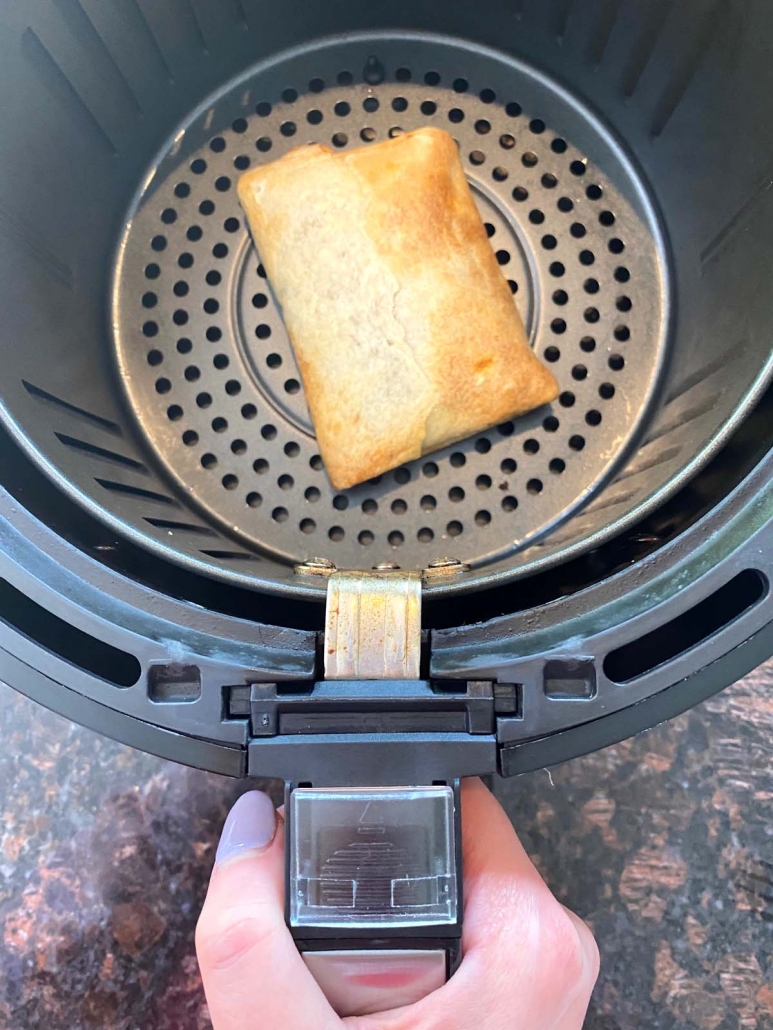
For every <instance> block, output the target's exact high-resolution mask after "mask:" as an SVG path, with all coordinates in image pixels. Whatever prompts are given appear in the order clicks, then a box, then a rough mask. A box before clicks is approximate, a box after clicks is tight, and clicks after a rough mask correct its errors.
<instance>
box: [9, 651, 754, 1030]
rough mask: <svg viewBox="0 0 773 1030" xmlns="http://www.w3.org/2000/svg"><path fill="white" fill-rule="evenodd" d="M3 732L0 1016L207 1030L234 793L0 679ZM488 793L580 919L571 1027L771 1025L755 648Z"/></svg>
mask: <svg viewBox="0 0 773 1030" xmlns="http://www.w3.org/2000/svg"><path fill="white" fill-rule="evenodd" d="M0 725H1V726H2V740H3V748H2V752H1V753H0V794H1V795H2V812H3V827H2V829H0V834H1V836H0V922H1V923H2V943H0V1027H13V1028H14V1030H27V1028H34V1027H45V1028H46V1030H80V1028H91V1027H99V1028H101V1030H135V1028H137V1030H203V1028H206V1027H208V1026H209V1025H210V1024H209V1020H208V1016H207V1011H206V1005H205V1002H204V998H203V994H202V990H201V984H200V981H199V976H198V971H197V966H196V959H195V956H194V950H193V929H194V925H195V922H196V917H197V913H198V910H199V907H200V905H201V902H202V899H203V896H204V891H205V888H206V883H207V877H208V873H209V868H210V865H211V862H212V859H213V856H214V851H215V846H216V841H217V837H218V833H219V830H220V827H221V825H222V822H223V819H224V818H225V815H226V812H227V810H228V807H229V805H230V804H231V803H232V802H233V800H234V799H235V798H236V797H237V795H238V794H239V793H240V792H241V791H243V790H244V789H245V784H240V783H236V782H233V781H229V780H226V779H221V778H218V777H216V776H212V775H208V774H205V773H201V772H196V771H193V770H190V769H185V768H183V767H181V766H176V765H172V764H170V763H168V762H164V761H161V760H159V759H156V758H152V757H149V756H147V755H143V754H140V753H139V752H136V751H131V750H129V749H128V748H125V747H122V746H120V745H118V744H116V743H114V742H112V741H110V740H107V739H105V738H103V737H99V736H96V735H95V734H93V733H91V732H90V731H88V730H84V729H81V728H79V727H76V726H73V725H71V724H70V723H68V722H66V721H65V720H64V719H62V718H60V717H58V716H55V715H53V714H51V713H49V712H47V711H45V710H43V709H42V708H40V707H38V706H37V705H35V704H34V703H32V702H31V701H28V700H27V699H26V698H23V697H21V696H20V695H17V694H16V693H14V692H13V691H12V690H10V689H9V688H7V687H3V686H0ZM498 794H499V796H500V799H501V800H502V802H503V804H505V806H506V807H507V809H508V812H509V813H510V816H511V818H512V819H513V821H514V823H515V825H516V827H517V828H518V830H519V832H520V834H521V837H522V839H523V841H524V843H525V845H526V847H527V848H528V850H529V851H530V853H531V855H532V856H533V858H534V860H535V862H537V864H538V865H539V868H540V869H541V871H542V873H543V875H544V876H545V878H546V879H547V880H548V882H549V883H550V885H551V886H552V888H553V889H554V891H555V892H556V893H557V894H558V896H559V897H560V899H561V900H562V901H564V902H565V903H566V904H567V905H569V906H570V907H572V908H573V909H575V910H576V911H577V912H579V913H580V914H581V915H583V916H584V917H585V918H586V919H587V920H588V921H589V922H590V923H591V924H592V925H593V927H594V929H595V931H596V935H597V938H598V941H599V945H600V948H601V954H602V972H601V977H600V980H599V984H598V987H597V989H596V992H595V995H594V998H593V1001H592V1003H591V1008H590V1012H589V1015H588V1020H587V1024H586V1025H587V1027H589V1028H591V1030H618V1028H620V1030H631V1028H639V1027H647V1028H658V1027H663V1028H669V1030H670V1028H677V1027H685V1028H700V1030H736V1028H749V1030H752V1028H757V1027H763V1028H764V1027H773V819H771V801H773V661H772V662H770V663H768V664H767V665H766V666H763V667H762V668H760V669H758V670H757V671H756V672H755V673H753V674H752V675H750V676H748V677H747V678H746V679H744V680H742V681H741V682H739V683H737V684H735V686H733V687H731V688H729V689H728V690H727V691H725V692H724V694H720V695H718V696H717V697H716V698H714V699H712V700H710V701H707V702H705V703H704V704H703V705H701V706H700V707H699V708H696V709H694V710H693V711H692V712H689V713H687V714H685V715H683V716H681V717H680V718H678V719H676V720H674V721H673V722H671V723H668V724H665V725H663V726H660V727H658V728H657V729H655V730H652V731H651V732H649V733H647V734H643V735H641V736H639V737H637V738H635V739H633V740H628V741H625V742H624V743H622V744H618V745H616V746H614V747H610V748H607V749H606V750H605V751H602V752H599V753H597V754H595V755H590V756H587V757H585V758H581V759H577V760H575V761H573V762H571V763H567V764H566V765H564V766H561V767H558V768H555V769H553V770H552V772H551V773H550V774H549V773H547V772H545V771H541V772H538V773H532V774H530V775H528V776H525V777H521V778H519V779H516V780H511V781H507V782H503V783H500V784H499V786H498Z"/></svg>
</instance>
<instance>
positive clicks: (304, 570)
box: [295, 558, 336, 576]
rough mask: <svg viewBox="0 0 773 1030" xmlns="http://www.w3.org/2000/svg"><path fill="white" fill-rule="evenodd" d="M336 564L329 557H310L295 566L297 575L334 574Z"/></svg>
mask: <svg viewBox="0 0 773 1030" xmlns="http://www.w3.org/2000/svg"><path fill="white" fill-rule="evenodd" d="M335 571H336V565H335V563H334V562H332V561H330V560H329V559H328V558H308V559H307V560H306V561H304V562H300V564H298V565H296V566H295V574H296V576H332V574H333V573H334V572H335Z"/></svg>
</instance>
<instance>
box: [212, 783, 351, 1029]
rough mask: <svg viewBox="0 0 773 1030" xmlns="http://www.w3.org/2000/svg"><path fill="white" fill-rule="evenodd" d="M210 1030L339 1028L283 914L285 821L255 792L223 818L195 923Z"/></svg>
mask: <svg viewBox="0 0 773 1030" xmlns="http://www.w3.org/2000/svg"><path fill="white" fill-rule="evenodd" d="M196 951H197V954H198V958H199V964H200V966H201V975H202V980H203V982H204V990H205V992H206V996H207V1004H208V1005H209V1010H210V1015H211V1018H212V1023H213V1026H214V1030H245V1027H249V1028H250V1030H258V1028H263V1027H265V1028H270V1030H277V1028H279V1027H281V1028H282V1030H309V1028H310V1027H314V1028H319V1030H328V1028H331V1030H333V1028H340V1021H339V1020H338V1018H337V1016H336V1015H335V1013H334V1012H333V1010H332V1009H331V1008H330V1005H329V1004H328V1002H327V1000H326V998H325V996H324V995H323V994H322V991H321V990H320V988H319V987H318V986H317V984H316V981H315V980H314V978H313V977H312V975H311V973H310V972H309V971H308V969H307V968H306V965H305V963H304V961H303V959H302V958H301V956H300V954H299V953H298V950H297V948H296V946H295V942H294V941H293V939H292V936H291V935H290V932H289V930H288V929H287V926H286V925H285V920H284V823H283V821H282V820H281V818H279V817H278V816H277V813H276V812H275V811H274V806H273V804H272V802H271V799H270V798H269V797H268V796H267V795H266V794H262V793H260V792H259V791H250V792H249V793H247V794H244V795H242V797H240V798H239V800H238V801H237V802H236V804H235V805H234V807H233V809H232V810H231V813H230V814H229V816H228V819H227V820H226V825H225V827H224V829H223V835H222V838H221V841H220V846H219V848H218V854H217V859H216V863H215V869H214V871H213V874H212V879H211V881H210V885H209V891H208V893H207V899H206V901H205V903H204V908H203V910H202V913H201V916H200V918H199V923H198V926H197V928H196Z"/></svg>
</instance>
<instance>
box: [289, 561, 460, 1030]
mask: <svg viewBox="0 0 773 1030" xmlns="http://www.w3.org/2000/svg"><path fill="white" fill-rule="evenodd" d="M299 572H300V573H301V574H311V575H328V576H329V580H328V589H327V610H326V619H325V639H324V669H325V676H326V677H327V678H328V679H333V680H347V681H365V682H367V681H370V682H371V683H372V684H374V685H375V684H377V683H378V684H380V685H382V686H383V687H385V688H387V689H388V688H389V686H390V682H391V684H393V685H395V681H415V680H418V679H419V677H420V674H421V672H420V670H421V590H422V578H421V574H420V573H419V572H401V571H399V570H398V569H396V568H392V567H382V568H379V569H376V570H374V571H372V572H337V571H335V570H334V569H333V568H332V567H331V566H330V565H329V564H328V563H324V562H320V561H317V562H313V563H308V564H307V565H306V566H305V567H301V568H300V569H299ZM459 799H460V793H459V782H458V780H457V781H455V783H453V784H452V785H448V784H442V783H440V782H436V783H433V784H432V785H429V784H426V785H423V784H411V785H410V786H402V787H401V786H394V787H385V786H372V785H368V784H362V785H354V784H351V785H349V786H346V787H328V786H322V787H315V786H314V784H313V783H308V784H303V785H295V784H292V783H288V784H287V786H286V799H285V801H286V806H285V810H286V827H287V829H286V851H285V861H286V892H285V897H286V918H287V923H288V926H289V927H290V930H291V932H292V933H293V936H294V937H295V940H296V942H297V944H298V947H299V949H300V950H301V952H302V953H303V956H304V959H305V961H306V964H307V966H308V967H309V969H310V970H311V972H312V973H313V974H314V976H315V978H316V979H317V982H318V983H319V984H320V986H321V987H322V989H323V991H324V992H325V994H326V995H327V997H328V1000H329V1001H330V1003H331V1004H332V1005H333V1007H334V1008H335V1009H336V1011H337V1012H338V1013H339V1014H340V1015H363V1014H367V1013H371V1012H376V1011H379V1010H380V1009H385V1008H394V1007H396V1006H398V1005H406V1004H410V1003H412V1002H415V1001H418V1000H419V999H420V998H422V997H424V996H425V995H426V994H428V993H429V992H430V991H432V990H435V989H436V988H437V987H439V986H440V985H441V984H442V983H444V982H445V981H446V979H447V978H448V976H450V975H451V973H452V972H453V970H454V969H455V968H456V966H457V964H458V962H459V959H460V937H461V921H462V894H461V892H462V878H461V821H460V805H459Z"/></svg>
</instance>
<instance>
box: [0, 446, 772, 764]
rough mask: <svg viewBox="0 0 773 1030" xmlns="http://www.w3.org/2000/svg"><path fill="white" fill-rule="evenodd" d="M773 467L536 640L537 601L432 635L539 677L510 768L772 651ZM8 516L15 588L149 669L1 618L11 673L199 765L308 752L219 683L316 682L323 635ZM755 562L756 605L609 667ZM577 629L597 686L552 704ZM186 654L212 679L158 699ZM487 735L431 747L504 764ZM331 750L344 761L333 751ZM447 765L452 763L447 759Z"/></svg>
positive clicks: (443, 646)
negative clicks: (38, 636)
mask: <svg viewBox="0 0 773 1030" xmlns="http://www.w3.org/2000/svg"><path fill="white" fill-rule="evenodd" d="M771 472H773V455H770V454H769V455H768V456H767V457H766V458H765V459H764V460H763V461H762V462H761V463H760V464H759V465H758V466H757V468H755V470H754V471H753V472H752V473H751V474H750V475H749V476H748V477H747V478H746V479H745V480H744V482H743V483H742V484H741V486H740V487H739V488H738V489H737V490H736V491H735V492H734V493H733V494H732V495H731V496H730V497H729V498H728V499H727V500H726V501H725V502H723V504H721V505H719V506H718V507H717V508H716V509H714V510H713V511H712V512H711V513H710V514H708V515H707V516H705V517H704V518H703V519H702V520H701V521H700V522H698V523H697V524H695V525H694V526H692V527H691V528H690V529H688V530H686V531H685V533H684V534H683V535H682V536H681V537H678V538H677V539H675V540H673V541H672V542H670V543H669V544H667V545H665V546H664V547H663V548H661V549H660V550H659V551H658V552H656V553H655V554H654V555H652V557H651V558H650V559H649V560H648V561H647V562H645V563H643V565H642V567H636V568H629V569H626V570H624V571H621V572H619V573H617V574H616V575H615V576H613V577H611V578H610V579H607V580H605V581H603V582H601V583H599V584H596V585H595V586H593V587H590V588H588V589H587V590H585V591H583V592H582V594H581V595H575V596H574V597H570V598H565V599H562V600H560V601H557V602H554V603H552V604H551V605H549V606H547V607H546V608H544V609H543V610H542V612H541V618H542V620H543V621H544V628H543V629H542V630H541V631H540V633H539V634H538V635H537V636H533V637H532V638H531V639H529V638H528V637H527V636H526V635H525V634H524V632H523V631H524V628H525V627H528V626H529V624H530V623H533V620H534V615H535V613H534V612H533V611H532V612H527V613H523V614H522V615H521V616H514V617H513V618H512V619H508V618H504V619H499V620H493V621H492V622H490V623H488V624H485V625H482V626H474V625H473V626H468V627H459V628H458V629H455V630H450V631H446V632H443V633H435V634H433V640H432V674H433V675H435V676H440V677H448V676H451V677H452V678H459V677H465V676H473V677H474V678H475V679H478V678H480V677H483V678H486V677H488V676H491V677H492V678H494V679H499V680H500V681H502V680H504V681H512V680H516V681H517V682H520V683H522V684H523V685H524V691H526V690H527V688H528V696H527V695H526V693H525V695H524V698H525V701H524V709H523V712H522V713H521V716H520V718H518V719H515V720H506V722H507V723H508V725H507V726H506V731H507V735H508V736H509V738H510V739H505V740H503V741H502V742H501V749H502V752H501V762H500V770H501V771H502V772H503V773H505V774H512V773H516V772H525V771H528V770H529V769H532V768H537V767H541V766H543V765H546V764H551V763H554V762H560V761H564V760H566V759H567V758H570V757H574V756H576V755H578V754H582V753H584V752H586V751H588V750H593V749H594V748H596V747H600V746H603V745H604V744H605V743H611V742H612V741H613V740H616V739H621V738H622V737H623V736H626V735H629V734H630V733H632V732H636V731H638V730H641V729H644V728H646V727H648V726H650V725H653V724H654V723H655V722H657V721H659V720H660V719H661V718H663V717H668V716H669V714H676V713H677V712H678V711H682V710H684V709H685V708H687V707H690V705H692V704H695V703H697V701H698V700H701V699H703V697H704V696H708V695H709V694H710V693H713V692H715V691H717V690H719V689H722V687H724V686H726V685H727V684H728V683H730V682H732V681H733V680H734V679H735V678H737V677H738V676H740V675H743V674H744V673H745V672H746V671H748V670H749V668H751V667H752V666H753V665H754V664H757V663H758V662H759V661H762V660H764V658H765V657H766V656H767V653H768V650H769V649H770V647H771V646H773V643H771V641H773V637H771V635H770V626H771V625H772V624H773V600H772V599H771V593H770V590H769V589H768V586H767V584H768V583H769V581H770V578H771V576H773V547H771V546H770V542H769V538H770V536H771V524H770V520H769V519H768V517H767V510H768V506H769V504H770V503H771V501H772V499H773V486H771ZM0 514H2V516H3V518H4V519H5V520H6V525H7V527H8V532H7V533H6V534H5V536H4V539H3V543H2V551H1V552H0V583H10V584H13V585H14V587H15V588H16V589H17V590H20V591H22V592H23V595H24V596H25V597H29V598H30V599H31V600H32V602H33V604H34V605H35V608H36V610H39V611H40V612H51V613H53V615H54V616H56V617H57V618H61V619H64V621H65V622H66V623H67V625H71V626H73V627H75V628H76V631H77V630H78V629H80V630H83V631H86V632H89V633H90V634H93V639H97V638H98V639H100V640H104V641H105V642H106V643H107V644H108V645H109V646H111V647H118V648H120V649H121V651H119V652H118V653H125V654H131V655H133V656H136V658H135V661H137V662H138V664H137V669H138V670H141V671H140V673H139V675H138V678H137V681H136V683H134V685H133V686H129V687H124V688H123V689H116V687H115V686H114V685H113V684H112V683H107V682H106V681H105V680H104V679H103V678H101V677H100V676H96V675H93V674H91V673H89V672H88V670H85V669H83V668H78V666H77V664H73V662H72V660H71V659H65V658H62V657H60V656H58V655H57V654H56V653H55V652H54V651H51V650H48V649H45V650H44V649H43V648H41V647H40V646H38V644H37V643H36V642H35V640H34V639H31V638H30V637H29V636H27V635H26V633H20V632H19V631H18V630H17V629H15V628H14V626H13V625H12V624H10V623H8V622H2V623H0V676H1V677H2V678H3V679H4V680H6V681H7V682H11V683H12V684H13V685H14V686H15V687H17V688H18V689H20V690H22V691H23V692H26V693H29V694H30V696H32V697H34V698H37V699H39V700H42V701H43V703H45V704H46V705H48V706H49V707H52V708H54V709H55V710H57V711H60V712H61V713H62V714H65V715H67V716H69V717H71V718H74V719H75V720H76V721H82V722H84V723H85V724H86V725H93V726H94V727H95V728H97V729H99V730H100V731H101V732H105V733H107V734H108V735H110V736H113V737H115V738H116V739H119V740H122V741H124V742H129V743H132V744H136V746H139V747H142V748H143V749H145V750H149V751H151V752H153V753H156V754H160V755H162V756H165V757H169V758H172V759H173V760H177V761H182V762H184V763H187V764H192V765H197V766H199V765H200V766H202V767H205V768H210V769H212V770H213V771H218V772H224V773H226V774H229V775H237V776H241V775H256V776H257V775H274V776H275V775H284V771H285V770H289V768H290V767H291V766H292V765H293V764H296V763H297V761H298V760H299V758H300V757H301V752H302V750H303V748H301V749H300V750H298V745H302V744H303V742H304V740H305V738H297V739H296V740H295V741H292V740H290V741H289V742H288V741H284V742H282V741H280V740H279V739H276V740H258V741H254V742H252V743H250V738H249V733H248V726H247V725H246V724H245V722H244V721H243V720H234V721H232V720H229V719H227V718H224V713H223V711H222V703H223V701H222V695H221V687H220V684H222V683H223V682H233V683H236V684H238V683H243V682H244V681H245V679H246V680H247V682H249V681H250V680H251V679H254V678H257V679H258V680H262V681H266V680H268V679H273V680H280V681H281V680H286V679H289V680H290V681H297V680H306V679H307V678H308V677H309V676H310V675H313V669H314V664H315V644H314V634H309V633H303V632H299V631H288V630H285V629H281V628H272V627H270V626H266V625H261V626H253V625H251V624H250V623H247V622H244V621H243V620H234V619H232V618H223V617H218V616H214V615H213V613H211V612H207V611H205V610H203V609H200V608H198V606H195V605H194V606H192V605H189V604H187V603H185V602H181V601H175V600H173V599H171V598H163V597H159V596H158V595H157V594H156V592H155V591H153V590H150V589H148V588H145V587H143V586H141V585H139V584H137V583H136V582H134V581H132V580H131V579H128V578H125V577H121V576H116V575H115V573H113V572H110V571H109V570H107V569H106V568H105V567H104V566H103V565H102V564H101V563H100V562H99V561H97V560H95V559H93V558H90V557H88V556H87V555H85V554H83V553H82V552H81V551H80V550H79V549H78V548H76V547H75V546H73V545H71V544H68V543H66V542H65V541H64V540H63V539H62V538H61V537H58V536H57V535H56V534H55V533H54V532H52V531H51V530H50V529H48V528H47V527H45V526H44V525H43V524H42V523H40V522H39V521H38V520H36V519H35V518H34V517H33V516H31V515H30V514H29V513H28V512H27V511H26V510H25V509H24V508H23V507H22V506H20V505H19V504H18V502H16V501H15V500H14V499H13V498H11V497H10V496H9V495H8V494H7V493H6V492H5V490H0ZM745 570H754V571H755V575H758V576H760V577H761V582H762V583H763V584H764V586H763V588H762V590H761V591H760V593H759V596H758V597H757V599H756V600H755V602H754V603H753V604H752V605H751V606H750V607H749V608H748V609H747V610H744V611H743V612H742V613H741V614H740V615H739V616H738V617H736V618H734V619H732V620H731V621H730V622H729V623H728V624H727V625H725V626H724V627H723V628H722V630H721V632H719V633H718V634H716V635H715V636H714V637H712V638H711V639H709V640H707V641H705V642H704V643H702V645H701V646H699V647H692V648H689V649H688V650H687V651H684V652H682V653H680V654H679V655H677V656H676V657H675V658H674V659H673V660H671V661H669V662H668V663H666V664H664V665H661V666H658V667H657V668H655V669H653V670H652V671H650V672H648V673H647V674H646V675H644V676H642V677H640V678H638V679H634V680H633V681H631V682H630V683H627V684H624V685H620V684H616V683H613V682H610V681H609V680H608V679H607V678H606V676H605V675H604V672H603V668H604V658H605V656H606V654H607V653H608V650H609V648H610V647H614V648H617V647H618V646H619V645H621V642H624V641H625V640H629V641H636V640H637V639H641V637H642V635H646V634H647V633H648V632H649V631H650V629H651V627H653V626H655V627H657V626H661V625H664V624H666V623H667V622H668V621H669V620H671V619H673V618H675V617H678V616H679V615H680V614H683V613H684V612H685V611H689V610H690V609H691V608H694V607H695V605H696V603H700V601H701V600H706V599H707V598H708V599H712V598H713V597H714V595H715V594H716V592H717V590H718V589H722V587H723V585H726V584H727V582H728V580H729V579H730V580H733V579H736V578H737V576H738V575H739V574H740V573H741V572H743V571H745ZM38 606H40V607H39V608H38ZM578 640H579V641H582V645H581V650H582V653H583V654H586V655H588V656H590V655H593V656H594V657H593V658H589V659H587V660H588V661H591V662H592V663H593V664H594V666H595V668H596V671H597V677H598V679H597V693H596V695H595V696H594V697H593V698H588V699H587V700H584V701H582V702H578V701H577V700H566V701H555V700H550V699H547V698H546V699H545V700H544V701H542V702H539V697H540V696H541V694H542V691H541V689H539V693H537V692H536V687H537V684H539V683H541V680H542V676H543V670H544V666H545V662H546V660H552V658H553V656H559V660H563V659H561V657H560V656H563V655H567V654H568V655H575V654H576V653H577V648H578V644H577V642H578ZM766 648H767V649H768V650H766ZM245 662H246V663H247V664H246V665H245ZM170 663H171V664H170ZM188 663H190V665H191V666H192V667H195V668H197V669H198V670H199V671H200V675H201V685H202V688H203V689H202V692H201V697H200V698H199V700H198V701H197V702H196V704H158V703H156V702H154V701H153V700H152V699H151V697H150V695H149V689H148V682H149V681H148V674H149V670H151V669H153V668H155V667H158V668H161V669H171V670H174V669H178V668H180V667H181V665H182V667H183V668H187V667H188ZM46 683H47V684H48V687H45V685H44V684H46ZM229 689H230V688H229ZM46 691H48V692H46ZM535 702H538V703H536V704H535ZM578 705H579V708H578ZM202 738H204V739H202ZM322 743H324V742H322V741H320V746H321V745H322ZM483 743H484V742H483V740H479V741H478V746H477V749H473V748H472V747H470V748H464V747H460V748H458V749H456V750H454V749H451V750H444V748H443V746H442V745H440V744H439V743H438V745H437V749H436V750H434V751H433V750H432V749H430V750H431V751H432V761H433V762H434V768H435V769H441V768H442V769H445V770H446V771H447V772H448V775H462V774H464V775H467V774H473V773H482V772H490V771H493V770H494V769H495V768H496V762H497V759H496V747H495V746H493V744H492V747H493V750H492V749H491V748H489V749H488V750H486V749H484V748H483V747H482V745H483ZM248 745H249V746H248ZM272 745H273V746H272ZM283 745H284V746H283ZM336 746H339V747H340V742H339V743H338V744H337V745H336ZM371 746H372V750H373V752H374V759H373V760H374V761H381V762H384V761H386V762H387V763H388V764H389V768H390V769H392V770H393V771H394V775H395V776H398V778H399V776H401V775H403V773H401V772H399V771H398V769H397V768H396V767H395V765H394V762H395V760H396V758H393V757H391V756H390V750H389V747H386V749H385V748H384V745H383V743H382V745H381V746H377V743H376V741H375V739H371V740H370V742H369V747H371ZM245 749H246V750H245ZM419 750H421V749H419ZM376 753H378V754H376ZM486 756H488V757H486ZM320 760H322V761H327V762H329V763H330V766H331V769H332V768H335V765H336V763H335V761H334V760H333V756H332V753H331V754H329V755H327V757H326V758H324V757H323V758H322V759H320ZM446 760H447V761H448V763H450V764H449V765H444V762H445V761H446ZM487 763H488V764H487Z"/></svg>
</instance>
